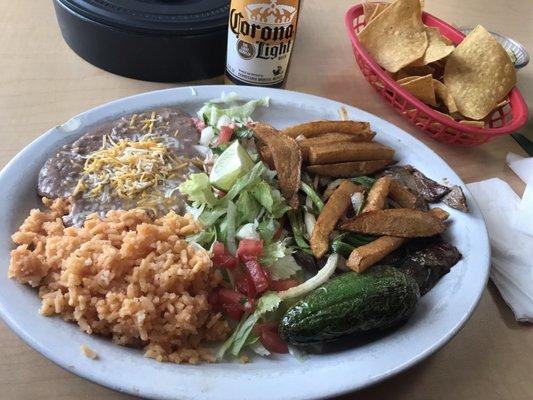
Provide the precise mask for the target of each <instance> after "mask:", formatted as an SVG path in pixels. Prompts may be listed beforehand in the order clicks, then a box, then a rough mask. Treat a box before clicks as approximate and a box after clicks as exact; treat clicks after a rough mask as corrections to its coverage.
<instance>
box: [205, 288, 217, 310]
mask: <svg viewBox="0 0 533 400" xmlns="http://www.w3.org/2000/svg"><path fill="white" fill-rule="evenodd" d="M207 302H208V303H209V304H210V305H212V306H217V305H218V304H219V302H218V289H215V290H213V291H212V292H209V294H208V295H207Z"/></svg>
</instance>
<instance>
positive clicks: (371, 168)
mask: <svg viewBox="0 0 533 400" xmlns="http://www.w3.org/2000/svg"><path fill="white" fill-rule="evenodd" d="M390 164H392V161H391V160H373V161H350V162H344V163H336V164H317V165H310V166H308V167H307V171H309V172H311V173H313V174H317V175H323V176H331V177H333V178H351V177H354V176H361V175H372V174H375V173H376V172H378V171H381V170H382V169H384V168H385V167H386V166H388V165H390Z"/></svg>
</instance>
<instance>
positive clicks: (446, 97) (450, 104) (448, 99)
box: [433, 79, 457, 113]
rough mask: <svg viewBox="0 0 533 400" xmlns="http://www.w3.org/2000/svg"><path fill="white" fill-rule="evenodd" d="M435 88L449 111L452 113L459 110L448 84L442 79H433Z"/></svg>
mask: <svg viewBox="0 0 533 400" xmlns="http://www.w3.org/2000/svg"><path fill="white" fill-rule="evenodd" d="M433 88H434V89H435V94H436V95H437V97H438V98H439V99H441V100H442V102H443V103H444V105H445V106H446V108H447V109H448V111H449V112H450V113H454V112H457V106H456V105H455V100H454V99H453V96H452V95H451V94H450V91H449V90H448V88H447V87H446V85H445V84H444V83H442V82H441V81H438V80H436V79H433Z"/></svg>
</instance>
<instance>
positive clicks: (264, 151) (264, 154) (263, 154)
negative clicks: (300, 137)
mask: <svg viewBox="0 0 533 400" xmlns="http://www.w3.org/2000/svg"><path fill="white" fill-rule="evenodd" d="M259 157H260V158H261V161H263V162H264V163H265V164H266V165H268V167H269V168H271V169H276V166H275V165H274V160H273V159H272V152H271V151H270V149H269V147H268V146H267V145H266V144H264V145H262V146H260V147H259Z"/></svg>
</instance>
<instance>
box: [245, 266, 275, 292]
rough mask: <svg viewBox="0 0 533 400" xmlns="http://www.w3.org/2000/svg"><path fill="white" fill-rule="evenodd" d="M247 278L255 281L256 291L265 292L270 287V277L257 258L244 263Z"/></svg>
mask: <svg viewBox="0 0 533 400" xmlns="http://www.w3.org/2000/svg"><path fill="white" fill-rule="evenodd" d="M244 266H245V272H246V276H247V278H248V279H249V280H250V281H251V282H252V283H253V285H254V288H255V291H256V292H257V293H258V294H259V293H263V292H264V291H265V290H267V289H268V286H269V284H270V277H269V276H268V273H267V272H266V271H265V269H264V268H263V267H261V265H259V263H258V262H257V260H248V261H246V262H245V264H244Z"/></svg>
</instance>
